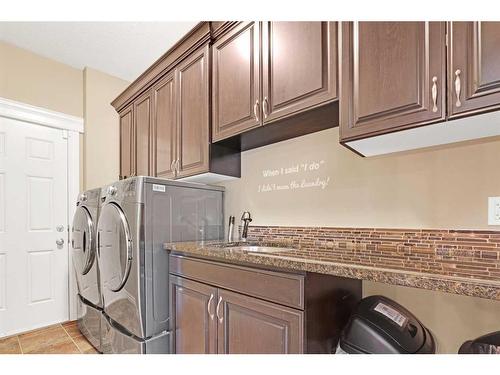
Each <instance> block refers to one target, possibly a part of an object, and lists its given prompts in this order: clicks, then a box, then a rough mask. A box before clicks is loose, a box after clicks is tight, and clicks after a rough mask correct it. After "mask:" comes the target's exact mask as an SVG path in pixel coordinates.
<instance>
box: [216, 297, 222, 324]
mask: <svg viewBox="0 0 500 375" xmlns="http://www.w3.org/2000/svg"><path fill="white" fill-rule="evenodd" d="M221 302H222V297H219V302H217V309H216V310H215V313H216V314H217V319H219V323H222V321H223V320H224V317H223V316H220V315H219V308H220V304H221Z"/></svg>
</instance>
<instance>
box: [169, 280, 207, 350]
mask: <svg viewBox="0 0 500 375" xmlns="http://www.w3.org/2000/svg"><path fill="white" fill-rule="evenodd" d="M170 295H171V314H170V316H171V322H172V323H171V324H172V325H171V327H172V331H173V332H172V333H173V335H172V339H173V342H172V344H173V349H174V353H176V354H213V353H217V319H216V318H215V307H216V302H217V288H214V287H211V286H209V285H205V284H201V283H198V282H195V281H191V280H188V279H184V278H181V277H176V276H170Z"/></svg>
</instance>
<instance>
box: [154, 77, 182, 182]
mask: <svg viewBox="0 0 500 375" xmlns="http://www.w3.org/2000/svg"><path fill="white" fill-rule="evenodd" d="M174 77H175V74H174V72H171V73H170V74H167V76H166V77H164V78H162V79H161V80H160V82H158V83H157V84H156V85H155V86H154V87H153V126H152V129H153V130H152V134H151V138H152V147H153V160H152V165H153V172H154V175H155V176H158V177H165V178H173V177H175V168H174V162H175V160H176V158H177V122H176V121H177V111H176V101H175V83H174Z"/></svg>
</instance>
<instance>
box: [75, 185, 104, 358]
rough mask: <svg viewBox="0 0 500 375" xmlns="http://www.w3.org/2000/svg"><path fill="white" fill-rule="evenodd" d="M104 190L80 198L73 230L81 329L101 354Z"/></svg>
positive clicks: (97, 190) (83, 194) (91, 191)
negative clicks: (100, 247) (100, 243)
mask: <svg viewBox="0 0 500 375" xmlns="http://www.w3.org/2000/svg"><path fill="white" fill-rule="evenodd" d="M100 196H101V189H93V190H88V191H86V192H84V193H82V194H80V196H79V197H78V201H77V203H76V205H77V208H76V212H75V216H74V218H73V225H72V228H71V245H72V246H71V247H72V251H73V254H72V257H73V269H74V271H75V276H76V283H77V288H78V309H77V315H78V327H79V328H80V331H81V332H82V334H83V335H85V337H87V339H88V340H89V341H90V342H91V343H92V345H93V346H94V347H95V348H96V349H97V350H99V351H101V320H102V318H101V315H102V311H103V307H104V304H103V298H102V293H101V286H100V280H99V277H100V275H99V264H98V259H97V258H98V257H97V241H96V238H97V219H98V217H99V211H100Z"/></svg>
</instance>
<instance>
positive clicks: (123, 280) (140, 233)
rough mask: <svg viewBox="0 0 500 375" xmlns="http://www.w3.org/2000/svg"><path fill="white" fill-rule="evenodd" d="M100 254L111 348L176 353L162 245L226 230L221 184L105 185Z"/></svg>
mask: <svg viewBox="0 0 500 375" xmlns="http://www.w3.org/2000/svg"><path fill="white" fill-rule="evenodd" d="M101 196H102V201H103V203H102V207H101V213H100V215H99V224H98V238H97V242H98V257H99V266H100V271H101V284H102V291H103V299H104V314H103V322H102V325H103V337H102V342H103V343H102V350H103V352H104V353H170V352H171V345H170V342H171V335H170V331H171V327H169V324H170V311H169V301H170V300H169V277H168V274H169V254H168V252H167V251H165V250H164V248H163V244H164V243H167V242H178V241H204V240H206V241H208V240H218V239H221V238H223V235H224V225H223V222H224V213H223V196H224V190H223V188H222V187H217V186H208V185H203V184H195V183H186V182H179V181H172V180H166V179H158V178H152V177H132V178H128V179H125V180H121V181H118V182H116V183H114V184H112V185H109V186H108V187H106V188H103V189H102V192H101Z"/></svg>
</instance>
